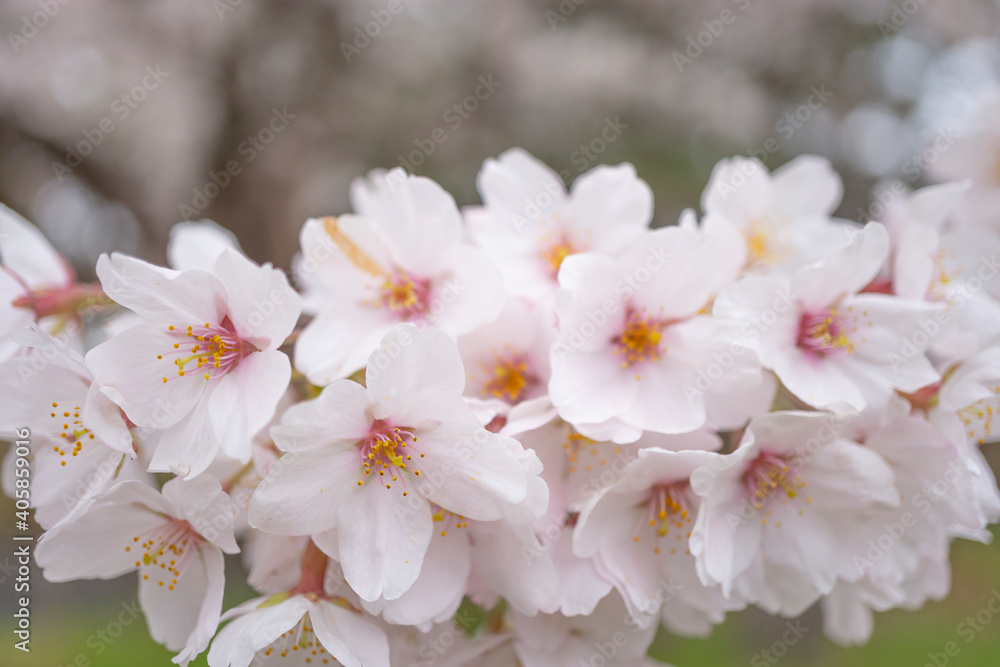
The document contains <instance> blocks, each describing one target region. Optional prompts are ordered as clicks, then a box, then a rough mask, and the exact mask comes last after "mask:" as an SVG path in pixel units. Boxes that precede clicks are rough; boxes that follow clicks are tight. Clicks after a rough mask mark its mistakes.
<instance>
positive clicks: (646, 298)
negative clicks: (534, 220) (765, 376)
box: [549, 227, 760, 442]
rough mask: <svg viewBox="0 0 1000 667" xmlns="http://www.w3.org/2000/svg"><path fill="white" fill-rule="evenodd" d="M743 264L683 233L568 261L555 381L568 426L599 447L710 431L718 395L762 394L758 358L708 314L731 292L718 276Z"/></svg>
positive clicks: (707, 240)
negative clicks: (615, 255) (653, 434)
mask: <svg viewBox="0 0 1000 667" xmlns="http://www.w3.org/2000/svg"><path fill="white" fill-rule="evenodd" d="M738 262H739V257H738V256H736V255H733V254H732V253H729V254H727V253H726V252H725V248H724V247H723V246H721V245H719V244H718V243H716V242H715V241H714V239H713V238H712V237H711V236H708V235H707V234H703V233H700V232H698V231H696V230H692V229H685V228H677V227H672V228H664V229H657V230H655V231H651V232H647V233H646V234H645V235H644V236H643V237H641V238H639V239H637V240H636V241H635V242H633V243H632V244H631V245H630V246H629V247H628V248H627V249H626V250H624V251H623V252H622V253H621V255H620V258H619V259H617V260H615V259H612V258H609V257H607V256H605V255H602V254H598V253H586V254H580V255H574V256H572V257H569V258H567V259H566V261H565V262H564V264H563V267H562V269H561V270H560V272H559V282H560V284H561V285H562V289H561V290H560V291H559V293H557V294H556V305H555V310H556V314H557V316H558V318H559V335H558V338H557V339H556V342H555V344H554V345H553V349H552V360H551V363H552V379H551V380H550V382H549V396H550V397H551V399H552V403H553V404H554V405H555V406H556V407H557V408H558V410H559V415H560V417H562V418H563V419H564V420H566V421H567V422H569V423H571V424H573V426H574V427H575V428H576V429H577V430H578V431H579V432H580V433H582V434H584V435H587V436H591V437H594V438H595V439H599V440H613V441H615V442H628V441H631V440H635V439H636V438H638V437H639V435H640V433H641V431H643V430H651V431H657V432H661V433H684V432H687V431H692V430H695V429H698V428H700V427H701V426H703V425H704V424H705V422H706V419H707V408H706V403H708V402H710V401H712V400H713V396H714V395H715V394H716V393H719V392H726V391H735V390H747V389H750V388H752V387H754V386H757V385H759V383H760V372H759V367H758V366H757V365H756V359H754V356H753V355H752V354H749V353H746V354H742V353H743V352H746V351H745V350H742V349H739V350H735V353H734V350H733V348H732V346H731V345H730V342H729V339H728V338H727V336H726V335H724V334H725V330H726V326H727V325H726V324H725V323H723V322H721V321H719V320H717V319H715V318H713V317H711V316H710V315H707V314H704V313H705V312H706V310H707V309H708V308H709V307H710V306H711V301H712V298H713V297H714V296H715V294H716V292H717V291H718V290H719V289H720V288H721V287H722V286H723V285H724V282H722V283H720V280H725V278H720V276H722V275H723V274H724V273H725V270H724V269H723V270H721V271H720V270H719V269H718V267H719V266H720V265H722V266H726V265H729V264H730V263H731V264H733V265H736V264H738ZM712 366H714V367H715V368H711V367H712ZM715 371H718V372H717V373H716V372H715ZM709 372H712V375H708V373H709ZM702 376H704V377H702ZM702 380H704V382H702ZM703 388H704V390H703Z"/></svg>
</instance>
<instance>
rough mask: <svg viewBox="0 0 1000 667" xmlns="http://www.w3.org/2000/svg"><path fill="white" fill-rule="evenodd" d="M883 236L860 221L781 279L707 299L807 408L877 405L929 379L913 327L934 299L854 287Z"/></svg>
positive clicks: (922, 341) (751, 282)
mask: <svg viewBox="0 0 1000 667" xmlns="http://www.w3.org/2000/svg"><path fill="white" fill-rule="evenodd" d="M887 252H888V236H887V234H886V231H885V228H884V227H883V226H882V225H880V224H878V223H869V224H868V225H867V226H866V227H865V228H864V229H863V230H861V231H859V232H857V233H856V234H855V235H854V237H853V239H852V241H851V243H850V244H849V245H848V246H846V247H843V248H837V249H835V250H833V251H832V252H831V253H830V254H829V255H828V256H827V257H826V258H825V259H824V260H822V261H821V262H817V263H816V264H812V265H809V266H806V267H803V268H801V269H799V270H797V271H796V272H795V273H793V274H792V275H791V276H790V277H781V276H773V277H750V278H746V279H744V280H742V281H741V282H739V283H737V284H736V285H732V286H730V287H728V288H726V289H725V290H723V291H722V293H721V294H720V295H719V296H718V298H717V299H716V300H715V306H714V308H713V311H712V312H713V314H714V315H715V316H716V317H718V318H721V319H723V320H729V321H732V322H734V323H737V324H738V326H739V327H740V333H739V334H738V335H737V336H736V337H735V339H734V340H735V341H736V342H737V343H739V344H742V345H746V346H747V347H750V348H751V349H753V350H754V352H756V353H757V356H758V357H759V358H760V361H761V363H762V364H763V365H764V367H765V368H768V369H771V370H773V371H774V373H775V374H776V375H777V377H778V379H779V380H780V381H781V382H782V384H783V385H784V386H785V387H787V388H788V390H789V391H791V392H792V393H793V394H795V396H797V397H798V398H799V399H801V400H802V401H804V402H806V403H808V404H809V405H812V406H816V407H827V406H830V405H833V404H835V403H846V404H847V405H849V406H851V407H853V408H855V409H858V410H860V409H862V408H864V407H865V405H867V404H869V403H884V402H885V401H887V400H888V399H889V397H890V396H891V395H892V391H893V389H898V390H900V391H905V392H912V391H916V390H918V389H920V388H921V387H923V386H925V385H928V384H931V383H933V382H936V381H937V380H938V379H939V376H938V373H937V371H936V370H935V369H934V367H933V366H932V365H931V363H930V362H929V361H928V359H927V357H926V356H925V355H924V349H925V348H926V347H927V345H928V343H929V338H928V336H927V334H926V332H925V330H924V328H922V327H921V325H925V326H926V325H927V322H931V323H933V322H934V317H935V315H936V314H937V313H938V312H939V311H940V310H941V309H942V307H941V306H939V305H935V304H929V303H926V302H923V301H917V300H909V299H901V298H897V297H891V296H886V295H884V294H860V293H859V292H860V291H861V290H862V288H864V287H865V286H866V285H868V284H869V283H871V281H872V279H873V278H874V277H875V276H876V275H877V274H878V272H879V269H880V267H881V266H882V263H883V261H884V260H885V258H886V253H887Z"/></svg>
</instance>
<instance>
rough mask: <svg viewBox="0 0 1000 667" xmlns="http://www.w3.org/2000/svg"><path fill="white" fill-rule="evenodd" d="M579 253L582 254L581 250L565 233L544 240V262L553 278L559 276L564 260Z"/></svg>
mask: <svg viewBox="0 0 1000 667" xmlns="http://www.w3.org/2000/svg"><path fill="white" fill-rule="evenodd" d="M578 252H581V249H580V248H579V247H578V245H577V244H576V243H574V242H573V240H572V239H570V237H569V234H567V233H565V232H560V233H558V234H556V235H554V236H553V237H551V238H549V239H547V240H546V239H543V240H542V253H541V254H542V260H543V261H544V262H545V264H546V267H547V268H548V269H549V271H550V272H551V275H552V277H553V278H555V277H556V276H558V275H559V267H561V266H562V263H563V260H564V259H566V258H567V257H569V256H570V255H572V254H574V253H578Z"/></svg>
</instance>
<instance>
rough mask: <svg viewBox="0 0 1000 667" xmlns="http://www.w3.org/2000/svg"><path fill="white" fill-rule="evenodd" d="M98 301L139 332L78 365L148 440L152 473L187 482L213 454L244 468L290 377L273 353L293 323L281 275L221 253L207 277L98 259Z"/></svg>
mask: <svg viewBox="0 0 1000 667" xmlns="http://www.w3.org/2000/svg"><path fill="white" fill-rule="evenodd" d="M97 273H98V276H100V278H101V283H102V285H103V286H104V290H105V292H106V293H107V294H108V296H110V297H111V298H112V299H114V300H115V301H117V302H118V303H120V304H121V305H123V306H125V307H127V308H130V309H131V310H132V311H134V312H135V313H136V314H137V315H138V316H139V317H140V318H142V320H143V323H142V324H140V325H138V326H135V327H133V328H131V329H127V330H125V331H123V332H121V333H119V334H118V335H117V336H115V337H114V338H112V339H111V340H109V341H107V342H105V343H102V344H101V345H98V346H97V347H95V348H94V349H92V350H91V351H90V352H89V353H88V354H87V357H86V360H87V366H88V367H89V368H90V369H91V370H92V371H93V373H94V377H95V379H96V381H97V382H98V383H99V384H100V386H101V390H102V391H103V392H104V393H105V394H106V395H107V396H108V397H110V398H111V400H113V401H114V402H115V403H117V404H118V405H120V406H121V407H122V409H123V410H124V411H125V414H126V415H127V416H128V418H129V420H131V421H132V422H133V423H134V424H136V425H137V426H140V427H144V428H148V429H153V430H155V432H156V433H155V437H156V444H155V451H154V453H153V456H152V460H151V463H150V470H153V471H172V472H174V473H176V474H179V475H184V476H186V477H188V478H191V477H194V476H196V475H198V474H199V473H200V472H202V471H204V470H205V469H206V468H207V467H208V465H209V464H210V463H211V462H212V460H213V459H214V458H215V456H216V454H217V453H218V452H219V451H220V450H221V452H222V453H224V454H225V455H226V456H229V457H230V458H234V459H238V460H240V461H243V462H246V461H248V460H249V458H250V451H251V447H250V441H251V438H252V437H253V435H254V434H256V433H257V432H258V431H259V430H260V429H261V428H262V427H263V426H264V425H265V424H267V422H268V421H269V420H270V419H271V417H272V415H274V411H275V408H276V407H277V404H278V401H279V399H280V398H281V396H282V394H284V392H285V389H286V388H287V386H288V381H289V378H290V377H291V366H290V364H289V361H288V357H287V356H286V355H285V354H284V353H283V352H281V351H279V350H278V347H279V346H280V345H281V344H282V343H283V342H284V340H285V338H287V337H288V335H289V334H290V333H291V331H292V329H293V328H294V326H295V322H296V321H297V320H298V316H299V310H300V305H299V297H298V295H297V294H296V293H295V292H294V291H292V289H291V288H290V287H289V285H288V280H287V279H286V278H285V275H284V274H283V273H282V272H281V271H279V270H277V269H274V268H271V267H270V266H269V265H265V266H258V265H256V264H254V263H253V262H251V261H250V260H249V259H247V258H246V257H244V256H243V255H242V254H240V253H239V252H237V251H235V250H232V249H226V250H224V251H223V252H222V253H221V254H220V255H219V256H218V258H217V259H216V260H215V264H214V266H213V268H212V271H211V272H208V271H205V270H202V269H196V268H192V269H186V270H184V271H173V270H170V269H163V268H159V267H156V266H153V265H151V264H147V263H146V262H143V261H141V260H138V259H134V258H131V257H126V256H123V255H117V254H116V255H112V256H111V257H108V256H106V255H104V256H102V257H101V258H100V260H98V263H97Z"/></svg>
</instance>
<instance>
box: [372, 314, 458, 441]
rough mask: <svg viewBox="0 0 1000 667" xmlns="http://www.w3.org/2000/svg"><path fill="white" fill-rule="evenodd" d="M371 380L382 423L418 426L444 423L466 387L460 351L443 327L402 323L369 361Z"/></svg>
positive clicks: (388, 335) (377, 413)
mask: <svg viewBox="0 0 1000 667" xmlns="http://www.w3.org/2000/svg"><path fill="white" fill-rule="evenodd" d="M365 377H366V379H367V384H368V392H369V394H370V395H371V397H372V399H374V402H375V406H374V413H375V417H376V418H378V419H390V420H391V421H392V423H393V424H394V425H400V426H402V425H407V426H417V425H420V424H423V423H426V422H428V421H431V420H441V419H444V418H445V417H446V416H447V415H448V413H449V412H451V410H452V409H453V408H454V407H455V404H456V403H457V402H458V401H459V398H460V397H461V395H462V390H463V389H464V388H465V369H464V367H463V366H462V359H461V357H459V354H458V347H457V346H456V344H455V342H454V341H453V340H452V339H451V338H449V337H448V336H447V335H445V334H444V333H442V332H441V331H439V330H437V329H432V328H428V329H424V330H420V329H418V328H417V327H416V326H414V325H412V324H399V325H396V326H395V327H393V328H392V330H391V331H390V332H389V333H388V334H387V335H386V337H385V338H383V339H382V345H381V347H380V348H379V349H378V350H376V351H375V352H372V355H371V357H369V359H368V369H367V371H366V374H365Z"/></svg>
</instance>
